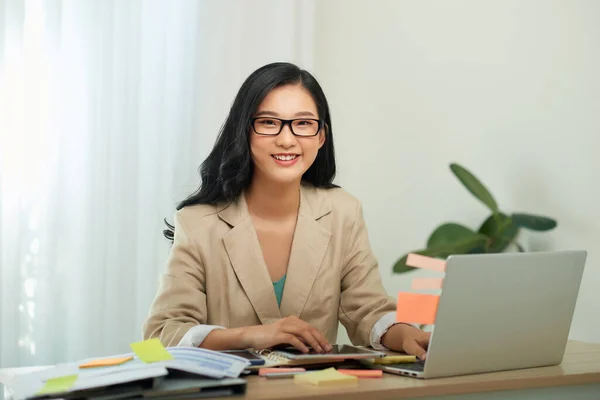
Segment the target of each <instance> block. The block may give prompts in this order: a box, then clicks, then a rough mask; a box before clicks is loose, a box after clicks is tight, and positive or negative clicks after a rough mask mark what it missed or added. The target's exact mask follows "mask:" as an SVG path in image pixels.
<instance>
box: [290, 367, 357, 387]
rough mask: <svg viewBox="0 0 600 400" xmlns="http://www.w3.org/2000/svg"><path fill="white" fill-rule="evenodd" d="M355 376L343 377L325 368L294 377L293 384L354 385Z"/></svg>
mask: <svg viewBox="0 0 600 400" xmlns="http://www.w3.org/2000/svg"><path fill="white" fill-rule="evenodd" d="M357 382H358V378H357V377H356V376H350V375H344V374H342V373H341V372H338V371H337V370H336V369H335V368H327V369H324V370H321V371H315V372H307V373H305V374H301V375H295V376H294V383H305V384H311V385H315V386H323V385H347V384H356V383H357Z"/></svg>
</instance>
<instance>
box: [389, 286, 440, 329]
mask: <svg viewBox="0 0 600 400" xmlns="http://www.w3.org/2000/svg"><path fill="white" fill-rule="evenodd" d="M439 300H440V296H438V295H434V294H420V293H408V292H400V293H398V305H397V307H398V308H397V310H396V321H397V322H407V323H411V324H425V325H428V324H433V323H434V322H435V314H436V312H437V306H438V302H439Z"/></svg>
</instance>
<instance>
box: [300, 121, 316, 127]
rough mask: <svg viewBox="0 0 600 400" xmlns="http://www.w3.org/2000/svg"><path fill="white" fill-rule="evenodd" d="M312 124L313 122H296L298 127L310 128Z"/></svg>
mask: <svg viewBox="0 0 600 400" xmlns="http://www.w3.org/2000/svg"><path fill="white" fill-rule="evenodd" d="M312 124H313V121H310V120H308V121H298V125H299V126H311V125H312Z"/></svg>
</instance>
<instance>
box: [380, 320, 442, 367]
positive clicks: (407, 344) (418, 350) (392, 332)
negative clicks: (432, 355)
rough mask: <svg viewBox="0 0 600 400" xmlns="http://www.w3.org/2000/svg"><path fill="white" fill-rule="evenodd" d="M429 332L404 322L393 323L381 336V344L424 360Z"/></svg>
mask: <svg viewBox="0 0 600 400" xmlns="http://www.w3.org/2000/svg"><path fill="white" fill-rule="evenodd" d="M430 337H431V333H430V332H425V331H422V330H421V329H417V328H415V327H413V326H410V325H406V324H396V325H393V326H392V327H391V328H390V329H388V331H387V332H386V333H385V334H384V335H383V337H382V338H381V344H382V345H384V346H385V347H387V348H388V349H390V350H395V351H400V352H404V353H406V354H410V355H414V356H417V357H419V358H420V359H421V360H425V358H426V357H427V347H428V346H429V339H430Z"/></svg>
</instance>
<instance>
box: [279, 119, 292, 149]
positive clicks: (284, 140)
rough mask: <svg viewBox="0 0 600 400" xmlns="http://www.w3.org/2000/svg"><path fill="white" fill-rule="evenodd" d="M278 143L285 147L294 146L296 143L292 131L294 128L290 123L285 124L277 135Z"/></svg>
mask: <svg viewBox="0 0 600 400" xmlns="http://www.w3.org/2000/svg"><path fill="white" fill-rule="evenodd" d="M277 144H278V145H280V146H283V147H292V146H293V145H294V144H296V137H295V136H294V134H293V133H292V129H291V127H290V126H289V124H285V125H284V126H283V128H282V129H281V132H279V135H277Z"/></svg>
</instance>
